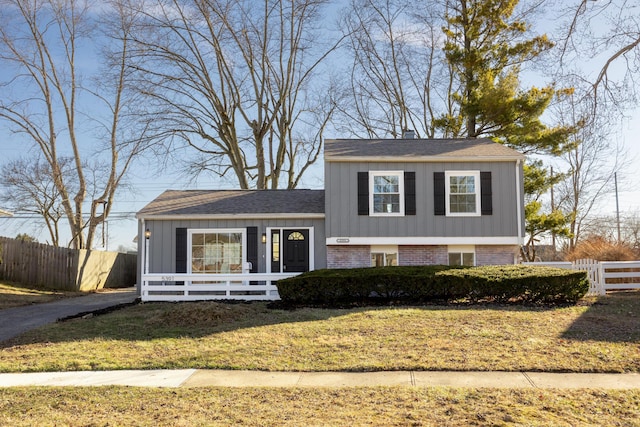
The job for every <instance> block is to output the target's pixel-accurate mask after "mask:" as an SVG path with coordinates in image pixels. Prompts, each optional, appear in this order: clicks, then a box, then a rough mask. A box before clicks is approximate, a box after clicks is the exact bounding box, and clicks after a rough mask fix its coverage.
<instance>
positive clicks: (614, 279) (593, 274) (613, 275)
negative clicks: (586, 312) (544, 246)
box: [523, 259, 640, 295]
mask: <svg viewBox="0 0 640 427" xmlns="http://www.w3.org/2000/svg"><path fill="white" fill-rule="evenodd" d="M523 264H526V265H542V266H547V267H558V268H567V269H571V270H581V271H586V272H587V274H588V276H589V294H590V295H604V294H606V291H611V290H616V289H640V261H602V262H599V261H595V260H591V259H579V260H576V261H575V262H573V263H571V262H525V263H523Z"/></svg>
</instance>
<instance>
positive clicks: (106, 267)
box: [0, 237, 137, 291]
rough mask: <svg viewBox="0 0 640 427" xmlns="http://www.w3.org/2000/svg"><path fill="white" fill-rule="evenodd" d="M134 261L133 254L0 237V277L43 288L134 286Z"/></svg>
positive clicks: (86, 289) (72, 288)
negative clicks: (71, 247)
mask: <svg viewBox="0 0 640 427" xmlns="http://www.w3.org/2000/svg"><path fill="white" fill-rule="evenodd" d="M136 262H137V255H135V254H123V253H117V252H103V251H89V250H84V249H81V250H77V249H68V248H57V247H54V246H49V245H44V244H41V243H32V242H23V241H20V240H15V239H9V238H6V237H0V279H3V280H8V281H13V282H18V283H23V284H26V285H31V286H37V287H42V288H47V289H62V290H81V291H90V290H94V289H101V288H122V287H129V286H134V285H135V283H136Z"/></svg>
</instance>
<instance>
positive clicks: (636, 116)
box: [0, 61, 640, 250]
mask: <svg viewBox="0 0 640 427" xmlns="http://www.w3.org/2000/svg"><path fill="white" fill-rule="evenodd" d="M87 64H90V61H88V62H87ZM1 74H2V73H1V72H0V75H1ZM629 114H630V117H629V118H628V120H625V123H624V124H621V125H620V135H621V137H622V138H623V142H624V144H625V146H626V148H627V149H628V152H629V154H630V156H632V157H634V159H635V160H634V164H633V165H632V166H631V167H630V168H628V169H627V170H624V171H620V173H619V180H620V185H619V189H620V192H619V200H620V210H621V212H623V213H624V212H640V190H639V188H640V187H639V186H638V185H637V183H638V182H640V168H639V167H637V166H636V165H638V161H640V141H638V139H639V137H640V111H633V112H630V113H629ZM326 136H327V137H328V138H342V137H350V136H351V135H341V134H337V133H329V134H327V135H326ZM27 147H28V143H27V142H26V140H24V139H23V138H21V137H18V136H16V135H12V134H10V132H9V131H8V129H7V127H6V124H5V123H4V122H0V165H2V164H4V163H5V162H8V161H11V160H14V159H17V158H19V157H23V156H30V155H33V152H30V151H29V149H28V148H27ZM179 169H180V165H177V164H172V163H171V162H168V163H163V162H160V161H158V160H154V159H150V158H148V159H147V158H146V159H141V160H140V161H139V162H137V163H136V165H135V166H134V167H133V169H132V170H131V174H130V176H129V179H130V186H131V191H129V190H122V191H121V192H120V193H119V195H118V196H117V201H116V203H115V204H114V206H113V207H112V214H111V217H110V219H109V222H108V248H109V249H111V250H113V249H116V248H117V247H119V246H124V247H127V248H132V249H133V248H134V244H133V243H132V240H133V238H134V237H135V235H136V231H137V223H136V220H135V212H137V211H139V210H140V209H141V208H142V207H143V206H144V205H146V204H147V203H149V202H150V201H151V200H152V199H153V198H155V197H156V196H158V195H159V194H160V193H161V192H162V191H164V190H166V189H219V188H234V184H235V183H234V182H230V181H224V180H221V179H216V178H212V177H209V178H203V179H199V180H198V181H197V182H190V181H188V180H187V179H186V178H185V177H184V176H182V175H181V174H180V172H179ZM322 175H323V168H322V162H319V163H318V164H317V165H316V166H315V167H314V168H312V169H310V170H309V171H308V172H307V174H306V176H305V178H304V180H303V182H302V184H301V185H300V188H322V186H323V176H322ZM2 208H5V207H3V206H0V209H2ZM598 212H599V213H600V214H602V215H611V216H612V215H615V194H613V192H611V193H609V194H608V195H607V196H606V197H603V199H602V200H601V202H600V204H599V207H598ZM20 216H21V215H17V217H16V218H11V219H4V218H0V235H3V236H9V237H15V235H16V234H18V233H27V234H30V235H33V236H35V237H37V238H38V239H39V240H40V241H41V242H45V241H46V240H47V239H48V233H47V232H46V230H45V229H44V226H43V224H42V223H41V222H40V221H37V220H34V219H29V218H20ZM67 228H68V227H66V224H64V225H61V231H63V232H64V233H65V234H68V233H67ZM99 231H101V230H99ZM96 244H97V245H100V244H101V236H100V235H99V236H98V237H97V239H96Z"/></svg>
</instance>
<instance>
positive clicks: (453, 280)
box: [278, 265, 589, 305]
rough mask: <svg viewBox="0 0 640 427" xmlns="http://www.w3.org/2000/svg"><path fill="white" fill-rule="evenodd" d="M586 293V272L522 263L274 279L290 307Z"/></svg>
mask: <svg viewBox="0 0 640 427" xmlns="http://www.w3.org/2000/svg"><path fill="white" fill-rule="evenodd" d="M588 290H589V282H588V279H587V275H586V273H585V272H580V271H572V270H564V269H559V268H550V267H537V266H521V265H510V266H484V267H472V268H465V267H450V266H443V265H437V266H419V267H382V268H376V267H372V268H354V269H325V270H315V271H311V272H308V273H304V274H301V275H299V276H297V277H292V278H289V279H284V280H280V281H278V292H279V294H280V298H281V299H282V301H283V302H284V303H289V304H293V305H308V304H324V305H327V304H328V305H342V304H348V303H356V302H357V303H362V302H370V301H377V302H386V301H394V300H400V301H407V302H421V301H429V300H448V301H452V300H458V299H468V300H471V301H477V300H480V299H483V300H484V299H489V300H493V301H498V302H507V301H523V302H575V301H577V300H578V299H580V298H581V297H582V296H584V295H585V294H586V293H587V291H588Z"/></svg>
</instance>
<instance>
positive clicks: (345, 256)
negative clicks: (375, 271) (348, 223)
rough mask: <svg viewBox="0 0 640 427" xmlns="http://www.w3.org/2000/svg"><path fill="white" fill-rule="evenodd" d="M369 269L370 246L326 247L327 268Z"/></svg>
mask: <svg viewBox="0 0 640 427" xmlns="http://www.w3.org/2000/svg"><path fill="white" fill-rule="evenodd" d="M358 267H371V250H370V246H368V245H362V246H357V245H354V246H331V245H330V246H327V268H358Z"/></svg>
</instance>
